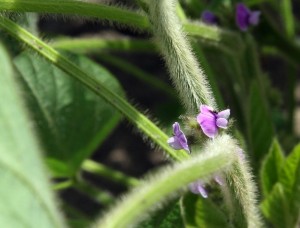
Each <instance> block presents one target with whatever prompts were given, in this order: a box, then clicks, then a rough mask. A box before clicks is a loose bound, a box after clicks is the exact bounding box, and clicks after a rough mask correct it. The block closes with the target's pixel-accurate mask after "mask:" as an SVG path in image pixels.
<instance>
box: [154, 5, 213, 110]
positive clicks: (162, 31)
mask: <svg viewBox="0 0 300 228" xmlns="http://www.w3.org/2000/svg"><path fill="white" fill-rule="evenodd" d="M175 6H176V2H175V1H173V0H171V1H170V0H153V1H152V2H151V4H150V6H149V18H150V20H151V22H152V24H153V31H154V37H155V38H156V41H157V44H158V45H159V47H160V50H161V53H162V55H163V56H164V58H165V61H166V64H167V67H168V70H169V71H170V77H171V79H172V81H173V83H174V85H175V87H176V89H177V91H178V93H179V97H180V99H181V101H182V103H183V104H184V105H185V107H186V108H187V110H188V112H190V113H194V112H197V111H198V109H199V106H200V104H207V105H209V106H211V107H213V108H215V109H216V108H217V107H216V103H215V99H214V97H213V95H212V92H211V89H210V87H209V85H208V82H207V80H206V76H205V74H204V72H203V71H202V70H201V68H200V66H199V64H198V62H197V60H196V58H195V57H194V55H193V53H192V51H191V46H190V44H189V42H188V41H187V39H186V37H185V35H184V33H183V31H182V29H181V24H180V21H179V19H178V17H177V15H176V13H175Z"/></svg>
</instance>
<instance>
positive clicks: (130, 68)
mask: <svg viewBox="0 0 300 228" xmlns="http://www.w3.org/2000/svg"><path fill="white" fill-rule="evenodd" d="M97 58H100V59H101V61H104V62H107V63H109V64H111V65H113V66H115V67H118V68H119V69H121V70H123V71H124V72H128V73H129V74H131V75H132V76H133V77H136V78H137V79H139V80H141V81H143V82H145V83H147V84H149V85H151V86H152V87H153V88H156V89H158V90H160V91H162V92H164V93H165V94H167V95H168V96H169V97H176V94H175V91H174V89H173V88H172V87H171V86H169V85H168V84H166V83H165V82H163V81H162V80H159V79H158V78H156V77H154V76H153V75H150V74H148V73H146V72H145V71H143V70H142V69H140V68H138V67H136V66H135V65H133V64H131V63H129V62H128V61H126V60H123V59H121V58H118V57H115V56H112V55H108V54H101V55H98V56H97Z"/></svg>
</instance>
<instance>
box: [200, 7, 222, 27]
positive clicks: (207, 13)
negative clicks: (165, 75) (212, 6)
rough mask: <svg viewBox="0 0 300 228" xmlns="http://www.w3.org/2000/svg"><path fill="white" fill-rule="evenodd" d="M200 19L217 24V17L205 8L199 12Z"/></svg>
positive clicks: (210, 23)
mask: <svg viewBox="0 0 300 228" xmlns="http://www.w3.org/2000/svg"><path fill="white" fill-rule="evenodd" d="M201 20H202V21H203V22H204V23H206V24H209V25H215V24H218V18H217V17H216V15H215V14H213V13H212V12H211V11H209V10H205V11H203V12H202V14H201Z"/></svg>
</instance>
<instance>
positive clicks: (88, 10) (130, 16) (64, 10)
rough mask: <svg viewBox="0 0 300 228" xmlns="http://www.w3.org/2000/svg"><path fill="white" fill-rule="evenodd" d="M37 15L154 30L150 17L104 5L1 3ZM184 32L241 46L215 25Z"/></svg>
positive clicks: (50, 0)
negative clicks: (104, 22) (63, 16)
mask: <svg viewBox="0 0 300 228" xmlns="http://www.w3.org/2000/svg"><path fill="white" fill-rule="evenodd" d="M1 11H3V12H9V11H12V12H37V13H54V14H67V15H80V16H84V17H91V18H97V19H100V20H110V21H113V22H117V23H121V24H123V25H129V26H133V27H134V28H137V29H140V30H143V31H148V32H150V31H151V26H150V22H149V20H148V18H147V17H146V16H145V15H142V14H139V13H137V12H134V11H131V10H127V9H122V8H118V7H114V6H108V5H103V4H95V3H88V2H82V1H75V0H43V1H41V0H0V12H1ZM183 29H184V30H185V32H187V33H188V34H189V35H191V36H196V37H199V38H203V39H206V40H209V41H212V42H220V41H223V40H224V41H226V42H230V43H231V47H233V50H236V49H237V45H238V46H239V45H240V41H239V36H238V35H237V34H236V33H233V32H229V31H224V30H221V29H218V28H215V27H214V26H208V25H204V24H199V23H190V22H185V23H184V24H183Z"/></svg>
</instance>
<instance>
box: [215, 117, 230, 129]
mask: <svg viewBox="0 0 300 228" xmlns="http://www.w3.org/2000/svg"><path fill="white" fill-rule="evenodd" d="M227 124H228V120H226V119H225V118H218V119H217V122H216V125H217V126H218V127H219V128H224V129H226V128H227Z"/></svg>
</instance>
